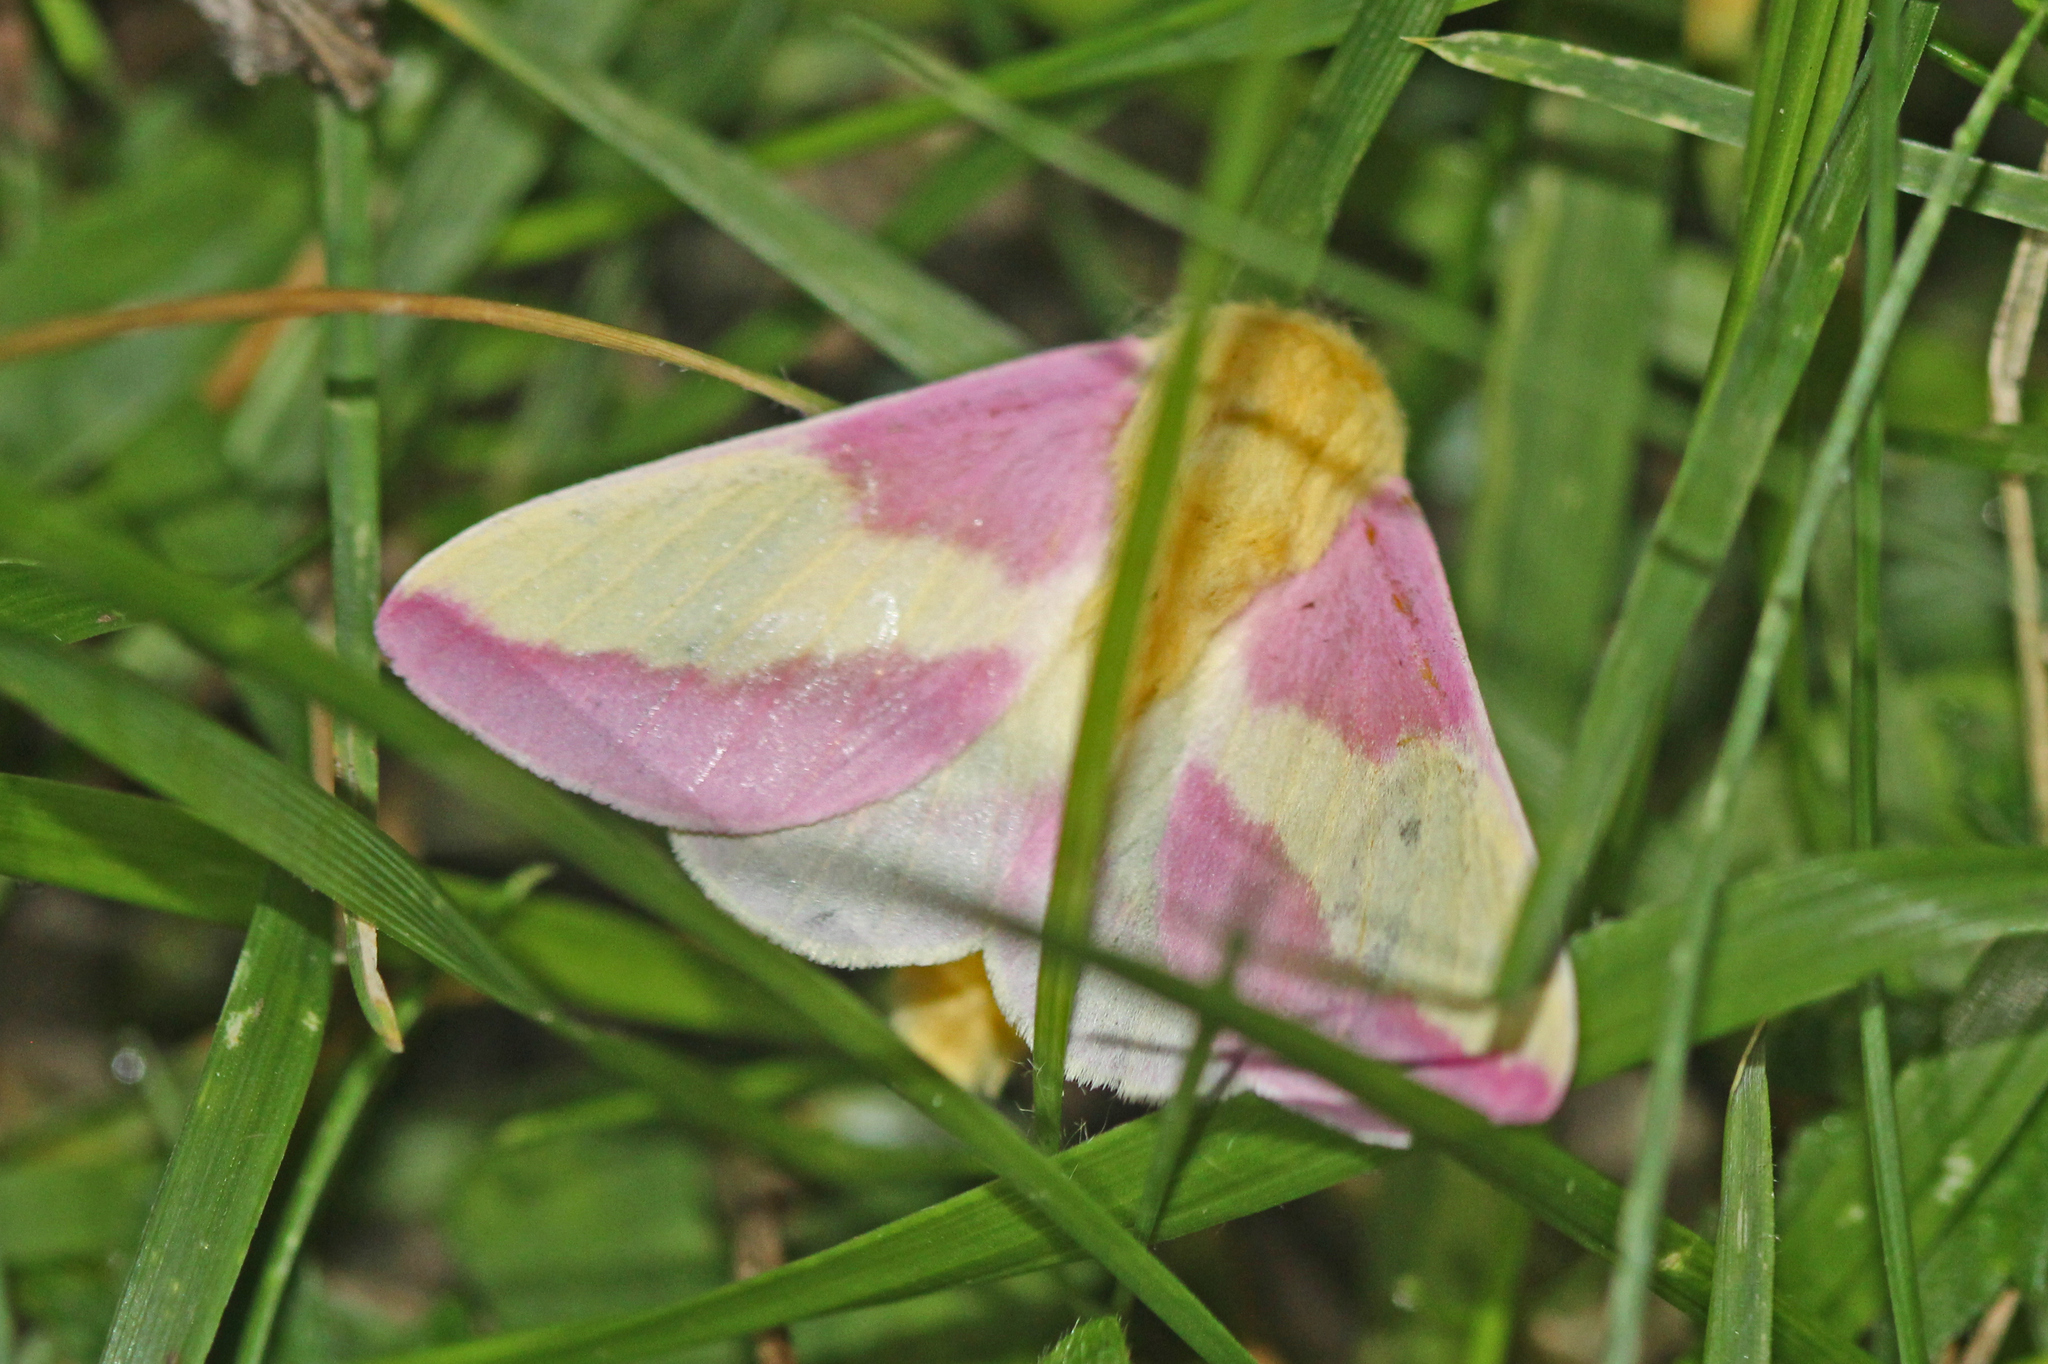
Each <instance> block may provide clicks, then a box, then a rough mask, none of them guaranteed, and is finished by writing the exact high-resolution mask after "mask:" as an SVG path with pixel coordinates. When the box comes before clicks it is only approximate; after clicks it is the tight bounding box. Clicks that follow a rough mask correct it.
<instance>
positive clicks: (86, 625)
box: [0, 560, 128, 644]
mask: <svg viewBox="0 0 2048 1364" xmlns="http://www.w3.org/2000/svg"><path fill="white" fill-rule="evenodd" d="M127 623H128V622H127V621H125V620H123V619H122V618H121V613H120V612H118V611H112V610H109V609H107V608H106V607H104V606H102V605H100V604H99V603H98V602H95V601H92V600H90V599H88V598H86V597H84V596H81V595H80V594H78V593H76V592H73V591H72V590H71V589H70V588H68V587H66V586H65V585H64V584H63V582H62V581H61V580H60V579H58V578H57V577H56V575H54V574H52V573H50V572H49V571H48V570H46V569H43V568H39V567H37V566H36V565H34V564H24V563H15V562H12V561H9V560H0V629H7V630H13V631H15V632H16V633H17V634H24V635H34V636H36V637H37V638H38V639H53V640H55V641H57V643H59V644H74V643H76V642H78V641H79V640H81V639H91V638H93V637H94V636H95V635H104V634H107V633H109V632H110V631H114V630H119V629H121V628H122V627H123V626H125V625H126V624H127Z"/></svg>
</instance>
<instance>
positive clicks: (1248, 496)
mask: <svg viewBox="0 0 2048 1364" xmlns="http://www.w3.org/2000/svg"><path fill="white" fill-rule="evenodd" d="M1159 349H1160V353H1161V354H1164V352H1165V350H1166V346H1165V345H1164V343H1162V344H1161V346H1160V348H1159ZM1158 378H1159V374H1158V372H1157V371H1156V370H1155V372H1154V382H1153V384H1152V385H1151V386H1150V387H1149V388H1148V389H1147V391H1146V394H1145V397H1144V399H1143V400H1142V401H1141V402H1140V404H1139V406H1138V410H1137V411H1136V412H1135V413H1134V414H1133V416H1132V419H1131V421H1130V422H1129V423H1128V424H1127V425H1126V427H1125V432H1124V437H1123V440H1122V442H1121V445H1120V448H1119V451H1118V455H1119V458H1120V459H1121V461H1122V467H1123V470H1124V484H1125V488H1126V491H1127V492H1128V490H1129V489H1130V488H1131V486H1132V485H1133V484H1134V483H1135V481H1136V477H1137V467H1138V464H1139V463H1140V462H1141V461H1142V460H1143V458H1144V453H1145V448H1146V444H1147V442H1148V441H1149V439H1150V433H1151V429H1152V418H1153V414H1154V413H1155V411H1156V410H1157V406H1158V401H1159V384H1158V382H1157V381H1158ZM1187 430H1188V432H1189V438H1188V441H1187V444H1186V446H1185V448H1184V450H1183V452H1182V454H1181V460H1180V470H1179V475H1178V477H1177V478H1176V479H1175V482H1174V498H1173V504H1172V507H1171V508H1170V510H1169V512H1168V516H1167V523H1166V527H1165V533H1164V535H1163V536H1162V538H1161V540H1160V545H1159V554H1158V558H1157V559H1156V560H1155V562H1154V565H1153V571H1152V583H1151V592H1150V595H1149V600H1148V604H1147V618H1146V622H1145V625H1144V628H1143V631H1142V633H1141V635H1140V644H1139V650H1138V654H1137V657H1136V658H1135V659H1133V660H1132V671H1131V681H1130V690H1129V691H1128V693H1127V698H1128V710H1127V713H1128V714H1129V715H1132V716H1136V715H1139V714H1142V713H1143V712H1144V710H1145V708H1146V707H1147V706H1148V705H1149V704H1150V703H1151V702H1152V701H1153V700H1154V699H1156V698H1157V697H1159V696H1162V695H1165V694H1167V693H1169V692H1171V691H1173V690H1174V689H1175V688H1176V687H1178V686H1179V685H1180V684H1181V683H1182V682H1184V681H1185V680H1186V679H1187V677H1188V674H1189V673H1191V672H1192V671H1193V670H1194V667H1195V664H1196V663H1197V662H1198V661H1199V660H1200V658H1201V656H1202V652H1203V650H1204V649H1206V648H1207V647H1208V643H1209V640H1210V638H1211V637H1213V636H1214V635H1215V633H1216V631H1217V630H1219V629H1221V628H1222V627H1223V625H1224V624H1225V623H1226V622H1227V621H1229V620H1230V618H1231V617H1232V616H1235V615H1236V614H1237V613H1238V612H1239V611H1240V610H1242V609H1243V608H1244V606H1245V604H1246V603H1247V602H1249V601H1250V600H1251V599H1252V597H1253V596H1255V595H1256V594H1257V593H1258V592H1259V590H1260V589H1261V588H1264V587H1266V586H1267V585H1269V584H1271V583H1274V582H1277V581H1279V580H1281V579H1282V578H1286V577H1288V576H1290V575H1292V574H1295V573H1300V572H1302V571H1303V570H1305V569H1307V568H1309V567H1310V566H1311V565H1313V564H1314V563H1315V562H1316V560H1318V559H1320V558H1321V557H1322V555H1323V551H1324V550H1326V549H1328V548H1329V545H1330V541H1331V539H1332V538H1333V537H1334V536H1335V535H1336V533H1337V529H1338V527H1339V526H1340V525H1342V524H1343V521H1344V518H1345V516H1346V514H1347V513H1349V512H1350V510H1351V508H1352V507H1354V506H1355V505H1357V503H1358V502H1359V500H1360V499H1362V498H1364V497H1367V496H1369V495H1371V493H1372V490H1373V489H1374V488H1375V487H1377V486H1378V485H1379V484H1380V483H1381V482H1382V481H1384V480H1385V479H1388V478H1392V477H1396V476H1398V475H1399V474H1400V473H1401V472H1402V456H1403V451H1404V449H1405V447H1406V444H1407V422H1406V420H1405V419H1404V418H1403V417H1402V415H1401V408H1400V404H1399V403H1397V402H1396V401H1395V399H1394V395H1393V391H1392V390H1391V389H1389V388H1388V387H1387V381H1386V378H1385V377H1384V376H1383V375H1382V374H1381V373H1380V368H1379V366H1378V365H1377V364H1376V363H1374V361H1373V359H1372V357H1371V356H1370V355H1368V354H1366V352H1365V348H1364V347H1363V346H1361V345H1359V343H1358V341H1357V340H1356V339H1355V338H1354V337H1353V336H1352V335H1351V333H1350V332H1348V331H1346V330H1345V329H1344V328H1342V327H1340V326H1337V325H1336V324H1334V323H1331V322H1326V321H1324V320H1322V319H1321V318H1318V317H1312V316H1310V315H1309V314H1307V313H1300V312H1293V311H1290V310H1288V309H1284V308H1275V307H1272V306H1270V305H1257V304H1233V305H1231V306H1228V307H1224V308H1219V309H1217V310H1216V312H1215V313H1213V314H1212V315H1211V317H1210V322H1209V335H1208V338H1207V342H1206V344H1205V345H1204V347H1203V354H1202V367H1201V383H1200V386H1199V388H1198V389H1197V391H1196V394H1195V398H1194V402H1193V405H1192V407H1191V409H1190V411H1189V413H1188V425H1187ZM1093 614H1094V613H1092V612H1091V613H1090V615H1091V616H1092V615H1093Z"/></svg>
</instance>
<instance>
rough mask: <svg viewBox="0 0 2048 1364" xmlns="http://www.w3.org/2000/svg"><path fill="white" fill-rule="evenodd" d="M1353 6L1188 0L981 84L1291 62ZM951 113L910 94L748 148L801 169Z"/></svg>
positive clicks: (1028, 85) (1053, 85) (997, 70)
mask: <svg viewBox="0 0 2048 1364" xmlns="http://www.w3.org/2000/svg"><path fill="white" fill-rule="evenodd" d="M1356 6H1357V0H1297V2H1296V3H1295V4H1294V5H1292V6H1291V7H1290V8H1291V11H1292V12H1291V13H1290V14H1288V15H1287V16H1286V20H1285V25H1284V27H1276V26H1273V25H1269V24H1267V23H1265V22H1264V21H1263V20H1262V19H1261V17H1260V15H1259V13H1258V10H1259V6H1257V5H1256V4H1255V3H1253V0H1192V3H1185V4H1179V5H1175V6H1173V7H1172V8H1170V9H1162V10H1159V11H1157V12H1154V13H1144V14H1140V16H1139V17H1137V18H1134V19H1132V20H1130V21H1129V22H1127V23H1123V24H1118V25H1114V26H1112V27H1110V28H1107V29H1105V30H1104V31H1102V32H1100V33H1093V34H1090V35H1088V36H1087V37H1084V38H1080V39H1076V40H1075V41H1073V42H1069V43H1063V44H1061V45H1060V46H1058V47H1054V48H1049V49H1047V50H1046V51H1043V52H1034V53H1031V54H1029V55H1027V56H1022V57H1017V58H1014V59H1012V60H1010V61H1006V62H998V63H996V64H995V65H993V66H990V67H989V68H987V69H986V70H985V71H983V72H982V73H981V79H983V80H984V81H986V82H987V83H988V85H989V88H990V89H991V90H993V91H995V92H996V93H997V94H1000V95H1003V96H1005V97H1007V98H1010V99H1018V100H1037V99H1048V98H1052V97H1055V96H1060V95H1073V94H1081V93H1085V92H1088V91H1093V90H1102V89H1105V88H1108V87H1111V86H1118V85H1127V84H1130V83H1132V82H1136V81H1142V80H1147V79H1150V78H1152V77H1155V76H1162V75H1166V74H1168V73H1169V72H1174V71H1186V70H1188V69H1190V68H1193V67H1203V66H1215V65H1218V64H1221V63H1224V62H1234V61H1237V60H1240V59H1241V58H1243V57H1246V56H1248V55H1250V54H1251V53H1253V52H1270V53H1272V54H1273V55H1276V56H1288V55H1293V54H1294V53H1298V52H1306V51H1310V50H1312V49H1315V48H1319V47H1327V46H1329V45H1330V44H1331V43H1334V42H1336V41H1337V39H1338V37H1339V36H1340V35H1341V34H1342V33H1343V32H1344V30H1345V27H1346V25H1348V24H1349V23H1350V22H1351V16H1352V14H1353V12H1354V10H1355V9H1356ZM953 116H954V115H953V110H952V109H951V108H950V107H949V106H948V105H947V104H946V103H945V101H943V100H940V99H936V98H933V97H932V96H929V95H923V96H913V97H910V98H907V99H898V100H894V101H891V102H889V103H885V104H877V105H870V106H868V107H866V108H863V109H855V110H852V111H850V112H848V113H843V114H835V115H833V116H832V117H830V118H826V119H823V120H820V121H819V122H817V123H814V124H811V125H809V126H807V127H802V128H795V129H791V130H790V131H788V132H783V133H778V134H775V135H774V136H772V137H769V138H766V139H764V140H762V141H760V142H757V143H755V144H754V145H753V147H752V148H750V150H751V151H752V153H753V155H754V157H755V159H756V160H758V161H759V162H760V163H761V164H762V165H764V166H769V167H772V168H777V169H780V168H786V167H790V166H797V165H805V164H808V163H811V162H814V161H823V160H830V159H834V158H837V157H842V156H847V155H851V154H852V153H854V152H859V151H865V150H867V149H868V148H870V147H874V146H878V145H880V144H882V143H885V142H895V141H897V140H899V139H901V138H905V137H908V136H910V135H912V134H913V133H918V132H922V131H923V130H924V129H926V128H929V127H932V126H933V125H934V124H938V123H943V122H945V121H946V120H947V119H949V118H952V117H953Z"/></svg>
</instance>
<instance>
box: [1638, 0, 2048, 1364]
mask: <svg viewBox="0 0 2048 1364" xmlns="http://www.w3.org/2000/svg"><path fill="white" fill-rule="evenodd" d="M2044 20H2048V10H2037V11H2035V12H2034V13H2032V14H2031V15H2029V17H2028V19H2027V21H2026V23H2025V25H2024V26H2023V27H2022V28H2021V29H2020V33H2019V36H2018V37H2017V38H2015V39H2014V40H2013V42H2012V44H2011V46H2010V47H2008V48H2007V50H2006V53H2005V55H2004V57H2002V58H2001V59H2000V60H1999V64H1998V67H1997V69H1996V70H1995V71H1993V73H1992V79H1991V81H1990V82H1989V83H1988V84H1987V85H1986V86H1985V88H1984V89H1983V91H1981V92H1980V93H1979V94H1978V96H1977V99H1976V100H1975V102H1973V103H1972V104H1971V106H1970V112H1969V116H1968V117H1967V118H1965V119H1964V120H1963V124H1962V126H1961V127H1959V128H1958V129H1957V130H1956V133H1955V136H1954V138H1953V139H1951V141H1950V144H1949V153H1948V155H1947V156H1946V157H1945V158H1944V159H1943V161H1942V166H1941V173H1940V175H1939V177H1938V178H1937V179H1936V181H1935V184H1934V187H1933V190H1932V192H1931V193H1930V194H1929V196H1928V200H1927V206H1926V207H1925V208H1924V209H1922V210H1921V213H1920V216H1919V218H1918V219H1917V220H1916V221H1915V222H1914V224H1913V232H1912V235H1911V236H1910V237H1909V238H1908V239H1907V241H1906V247H1905V250H1904V251H1903V252H1902V253H1901V254H1900V257H1899V261H1898V265H1897V268H1896V271H1895V273H1894V274H1893V276H1892V279H1891V282H1890V284H1889V286H1888V287H1887V288H1886V289H1885V292H1884V295H1883V296H1882V297H1881V298H1880V299H1879V300H1878V304H1877V307H1876V309H1875V310H1874V312H1873V313H1872V316H1871V319H1870V323H1869V325H1868V326H1867V327H1866V328H1865V329H1864V334H1863V339H1862V342H1861V344H1860V345H1859V347H1858V349H1857V353H1856V361H1855V364H1854V366H1853V367H1852V369H1851V370H1850V373H1849V379H1848V382H1847V384H1846V385H1845V386H1844V388H1843V392H1842V396H1841V399H1840V401H1839V402H1838V403H1837V404H1836V407H1835V411H1834V415H1833V417H1832V418H1831V419H1830V420H1829V422H1828V427H1827V432H1826V434H1825V435H1824V436H1823V437H1822V440H1821V444H1820V448H1819V450H1818V451H1817V452H1816V454H1815V456H1814V461H1813V467H1812V469H1811V471H1810V472H1809V474H1808V476H1807V482H1806V490H1805V492H1804V494H1803V495H1802V496H1801V498H1800V504H1799V513H1798V516H1797V518H1796V519H1795V521H1794V523H1793V528H1792V535H1791V537H1790V539H1789V540H1788V541H1787V543H1786V547H1785V553H1784V554H1783V556H1782V557H1781V558H1780V560H1779V562H1778V568H1777V572H1776V574H1775V575H1774V577H1773V580H1772V583H1771V593H1770V597H1769V598H1768V600H1767V602H1766V604H1765V607H1764V611H1763V615H1762V618H1761V619H1760V620H1759V621H1758V623H1757V630H1756V639H1755V642H1754V644H1753V646H1752V647H1751V650H1750V655H1749V661H1748V663H1747V665H1746V666H1745V668H1744V672H1743V678H1742V685H1741V689H1740V691H1739V692H1738V694H1737V696H1736V701H1735V708H1734V713H1733V715H1732V716H1731V717H1730V720H1729V724H1728V732H1727V735H1726V737H1725V738H1724V739H1723V741H1722V745H1721V751H1720V754H1719V756H1718V757H1717V758H1716V760H1715V764H1714V769H1713V773H1712V775H1711V777H1710V778H1709V779H1708V782H1707V786H1706V790H1705V794H1704V797H1703V799H1702V801H1701V809H1700V816H1699V821H1698V827H1697V829H1696V831H1695V838H1696V840H1697V841H1696V845H1695V846H1696V852H1695V854H1694V863H1693V869H1692V873H1691V876H1690V878H1689V880H1688V882H1687V884H1688V886H1689V887H1690V890H1689V893H1688V895H1687V897H1686V900H1685V902H1684V910H1683V917H1682V919H1681V927H1680V930H1679V934H1678V937H1677V939H1676V940H1675V941H1674V943H1673V945H1672V949H1671V954H1670V957H1669V958H1668V961H1669V971H1670V976H1669V980H1668V983H1667V985H1668V988H1667V992H1666V995H1665V1008H1664V1012H1663V1016H1662V1019H1661V1020H1660V1023H1659V1027H1658V1034H1657V1045H1656V1049H1655V1051H1654V1053H1653V1060H1652V1069H1651V1076H1650V1093H1649V1101H1648V1109H1647V1113H1646V1116H1645V1120H1644V1126H1643V1140H1642V1145H1641V1147H1640V1148H1639V1150H1638V1151H1637V1154H1636V1162H1635V1169H1634V1172H1633V1174H1632V1176H1631V1178H1630V1181H1629V1187H1628V1192H1627V1194H1626V1196H1625V1197H1624V1199H1623V1201H1622V1207H1621V1215H1620V1218H1619V1221H1618V1223H1617V1227H1616V1233H1615V1243H1616V1251H1617V1255H1616V1261H1615V1268H1614V1276H1613V1278H1612V1279H1611V1280H1610V1282H1609V1287H1608V1298H1607V1302H1608V1336H1607V1347H1606V1351H1605V1354H1604V1360H1605V1364H1636V1361H1637V1359H1638V1357H1639V1356H1640V1354H1641V1351H1642V1332H1643V1313H1644V1310H1645V1306H1646V1303H1647V1300H1648V1293H1649V1282H1650V1274H1651V1269H1652V1262H1653V1261H1654V1259H1655V1256H1656V1245H1657V1230H1658V1227H1659V1225H1660V1221H1661V1216H1662V1209H1663V1205H1664V1192H1665V1187H1666V1185H1667V1183H1668V1182H1669V1178H1670V1173H1671V1156H1672V1148H1673V1143H1674V1141H1675V1138H1676V1134H1677V1126H1678V1110H1679V1105H1680V1103H1681V1101H1682V1100H1683V1097H1684V1092H1685V1061H1686V1055H1687V1053H1688V1052H1689V1051H1690V1049H1691V1043H1690V1039H1691V1036H1692V1026H1693V1018H1694V1015H1695V1014H1696V1013H1697V1011H1698V1004H1699V995H1700V982H1701V978H1702V976H1703V974H1704V971H1705V966H1706V961H1707V948H1708V946H1709V944H1710V943H1711V942H1712V940H1713V934H1714V925H1715V919H1716V915H1717V911H1718V909H1719V906H1720V890H1721V880H1722V877H1723V875H1724V874H1725V871H1726V867H1727V861H1728V851H1729V849H1728V843H1729V831H1730V829H1731V827H1732V821H1731V819H1730V814H1731V812H1732V809H1733V806H1734V800H1735V794H1736V791H1737V789H1738V788H1739V787H1740V785H1741V782H1742V777H1743V775H1744V773H1745V772H1746V771H1747V770H1748V767H1749V760H1750V757H1751V755H1752V754H1753V753H1754V752H1755V750H1756V742H1757V738H1758V736H1759V734H1760V733H1761V732H1762V729H1763V720H1764V714H1765V712H1766V710H1767V709H1768V707H1769V703H1770V695H1771V690H1772V686H1773V684H1774V682H1775V679H1776V676H1777V671H1778V663H1779V661H1780V660H1781V659H1782V658H1783V656H1784V652H1785V644H1786V641H1787V639H1788V638H1789V635H1790V632H1791V624H1792V619H1793V616H1794V612H1795V610H1796V607H1797V605H1798V602H1799V598H1800V594H1801V589H1802V588H1803V586H1804V584H1805V581H1806V566H1807V562H1808V560H1809V559H1810V557H1811V555H1812V552H1813V542H1814V539H1815V538H1816V537H1817V536H1818V535H1819V533H1820V524H1821V519H1822V517H1823V516H1824V515H1825V514H1826V512H1827V508H1828V504H1829V502H1830V501H1831V500H1832V497H1833V494H1834V492H1835V490H1836V485H1837V484H1838V483H1839V482H1840V481H1841V479H1842V476H1843V474H1844V472H1845V470H1846V466H1847V463H1848V458H1849V451H1850V447H1851V446H1852V445H1853V444H1854V443H1855V442H1856V440H1857V439H1858V438H1859V437H1860V436H1861V434H1862V432H1863V426H1864V422H1865V420H1866V419H1867V417H1868V415H1869V411H1870V404H1871V400H1872V398H1873V397H1874V396H1875V394H1876V392H1877V385H1878V382H1879V380H1880V379H1881V378H1882V376H1883V372H1884V362H1885V357H1886V356H1887V355H1888V354H1889V353H1890V350H1891V345H1892V342H1893V340H1894V339H1895V338H1896V337H1897V335H1898V330H1899V325H1900V323H1901V322H1902V321H1903V320H1904V318H1905V313H1906V305H1907V303H1908V301H1909V300H1910V299H1911V297H1912V294H1913V290H1914V289H1915V288H1916V287H1917V286H1918V284H1919V282H1920V277H1921V275H1922V274H1923V273H1925V271H1926V268H1927V261H1928V258H1929V256H1931V255H1932V254H1933V251H1934V243H1935V240H1936V239H1937V238H1938V237H1939V236H1940V233H1941V229H1942V225H1943V224H1944V223H1945V222H1946V221H1947V218H1948V214H1949V210H1950V209H1951V208H1953V207H1954V205H1955V201H1956V199H1957V197H1958V195H1959V193H1960V192H1961V190H1962V189H1963V188H1964V185H1963V178H1964V175H1965V173H1966V172H1967V170H1968V169H1969V167H1968V160H1969V157H1970V155H1971V154H1972V153H1973V152H1975V151H1976V149H1977V145H1978V144H1979V143H1980V142H1982V141H1983V138H1984V131H1985V129H1986V128H1987V127H1989V126H1990V122H1991V115H1992V113H1993V112H1994V111H1995V110H1996V109H1997V107H1998V104H1999V102H2000V100H2001V99H2002V98H2003V96H2004V93H2005V91H2006V90H2008V89H2009V88H2011V85H2012V80H2013V76H2014V74H2015V73H2016V72H2017V71H2018V69H2019V64H2020V59H2021V58H2022V57H2023V56H2025V55H2026V52H2027V50H2028V48H2029V47H2030V46H2031V45H2032V43H2033V41H2034V38H2035V37H2036V35H2038V34H2039V33H2040V31H2041V25H2042V23H2043V21H2044Z"/></svg>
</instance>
